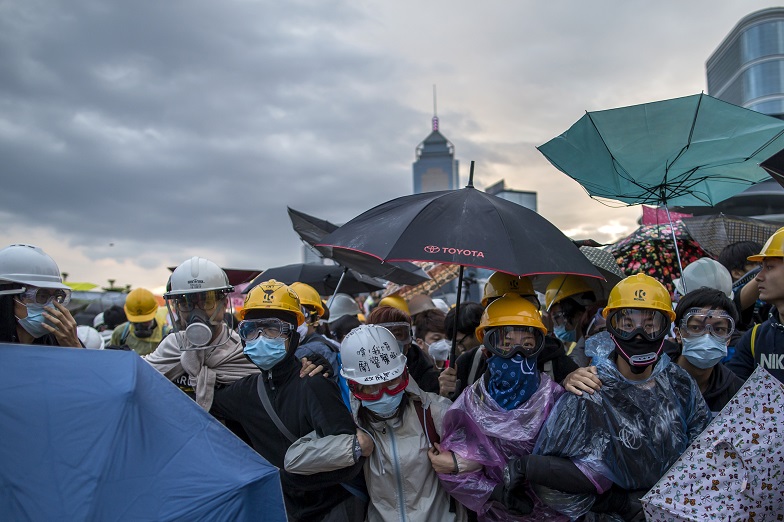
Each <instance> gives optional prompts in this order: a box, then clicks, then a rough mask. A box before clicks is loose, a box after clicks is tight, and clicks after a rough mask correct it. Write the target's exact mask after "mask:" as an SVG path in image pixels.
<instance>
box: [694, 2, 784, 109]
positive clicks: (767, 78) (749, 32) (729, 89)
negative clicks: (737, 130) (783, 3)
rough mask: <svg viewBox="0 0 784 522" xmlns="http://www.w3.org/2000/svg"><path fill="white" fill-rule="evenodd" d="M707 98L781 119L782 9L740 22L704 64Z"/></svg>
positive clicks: (783, 74) (783, 103)
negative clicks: (706, 78) (708, 96)
mask: <svg viewBox="0 0 784 522" xmlns="http://www.w3.org/2000/svg"><path fill="white" fill-rule="evenodd" d="M705 69H706V72H707V76H708V94H710V95H711V96H713V97H715V98H719V99H720V100H724V101H727V102H730V103H733V104H735V105H739V106H741V107H746V108H747V109H752V110H755V111H757V112H761V113H763V114H768V115H770V116H776V117H778V118H784V8H782V7H772V8H770V9H763V10H761V11H757V12H754V13H751V14H750V15H747V16H745V17H744V18H742V19H741V20H740V21H739V22H738V23H737V25H736V26H735V27H734V28H733V29H732V31H730V33H729V34H728V35H727V36H726V38H724V40H723V41H722V42H721V43H720V44H719V46H718V47H717V48H716V50H715V51H713V54H711V55H710V57H709V58H708V61H707V62H706V63H705Z"/></svg>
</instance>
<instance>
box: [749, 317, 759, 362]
mask: <svg viewBox="0 0 784 522" xmlns="http://www.w3.org/2000/svg"><path fill="white" fill-rule="evenodd" d="M757 328H759V323H757V324H755V325H754V328H752V329H751V358H752V359H754V356H755V355H754V341H756V340H757Z"/></svg>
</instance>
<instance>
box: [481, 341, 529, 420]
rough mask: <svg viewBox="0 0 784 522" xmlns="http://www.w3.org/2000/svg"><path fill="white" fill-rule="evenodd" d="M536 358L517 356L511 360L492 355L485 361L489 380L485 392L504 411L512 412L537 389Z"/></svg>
mask: <svg viewBox="0 0 784 522" xmlns="http://www.w3.org/2000/svg"><path fill="white" fill-rule="evenodd" d="M536 360H537V358H536V357H527V358H526V357H523V356H522V355H521V354H517V355H515V356H514V357H512V358H511V359H504V358H503V357H499V356H497V355H493V356H492V357H490V359H488V361H487V369H488V371H489V372H490V380H489V381H488V383H487V392H488V393H489V394H490V396H491V397H492V398H493V400H495V402H496V403H497V404H498V405H499V406H501V407H502V408H503V409H505V410H507V411H508V410H513V409H515V408H517V407H518V406H520V405H521V404H522V403H524V402H525V401H527V400H528V399H530V398H531V395H533V394H534V393H535V392H536V390H537V389H539V369H538V368H537V367H536Z"/></svg>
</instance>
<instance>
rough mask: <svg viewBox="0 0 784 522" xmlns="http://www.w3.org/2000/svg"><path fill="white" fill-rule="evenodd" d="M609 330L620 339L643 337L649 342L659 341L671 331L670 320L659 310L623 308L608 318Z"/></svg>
mask: <svg viewBox="0 0 784 522" xmlns="http://www.w3.org/2000/svg"><path fill="white" fill-rule="evenodd" d="M607 330H609V331H610V333H611V334H613V335H614V336H615V337H616V338H618V339H623V340H629V339H633V338H634V337H636V336H638V335H641V336H642V337H643V338H644V339H647V340H649V341H658V340H659V339H661V338H663V337H664V336H665V335H666V334H667V332H669V331H670V318H669V317H667V316H666V315H665V314H664V312H661V311H659V310H649V309H639V308H621V309H619V310H616V311H615V312H613V313H612V314H611V315H610V316H609V317H608V318H607Z"/></svg>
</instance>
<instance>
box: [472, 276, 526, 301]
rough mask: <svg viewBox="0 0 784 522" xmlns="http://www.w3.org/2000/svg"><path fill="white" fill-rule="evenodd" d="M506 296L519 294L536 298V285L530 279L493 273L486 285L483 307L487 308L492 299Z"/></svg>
mask: <svg viewBox="0 0 784 522" xmlns="http://www.w3.org/2000/svg"><path fill="white" fill-rule="evenodd" d="M504 294H517V295H522V296H524V297H525V296H536V292H535V291H534V285H533V283H531V279H530V278H528V277H525V276H523V277H518V276H514V275H512V274H506V273H504V272H493V274H492V275H491V276H490V278H489V279H488V280H487V283H485V289H484V295H483V296H482V306H487V303H488V302H489V301H490V299H493V298H495V297H501V296H502V295H504Z"/></svg>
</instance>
